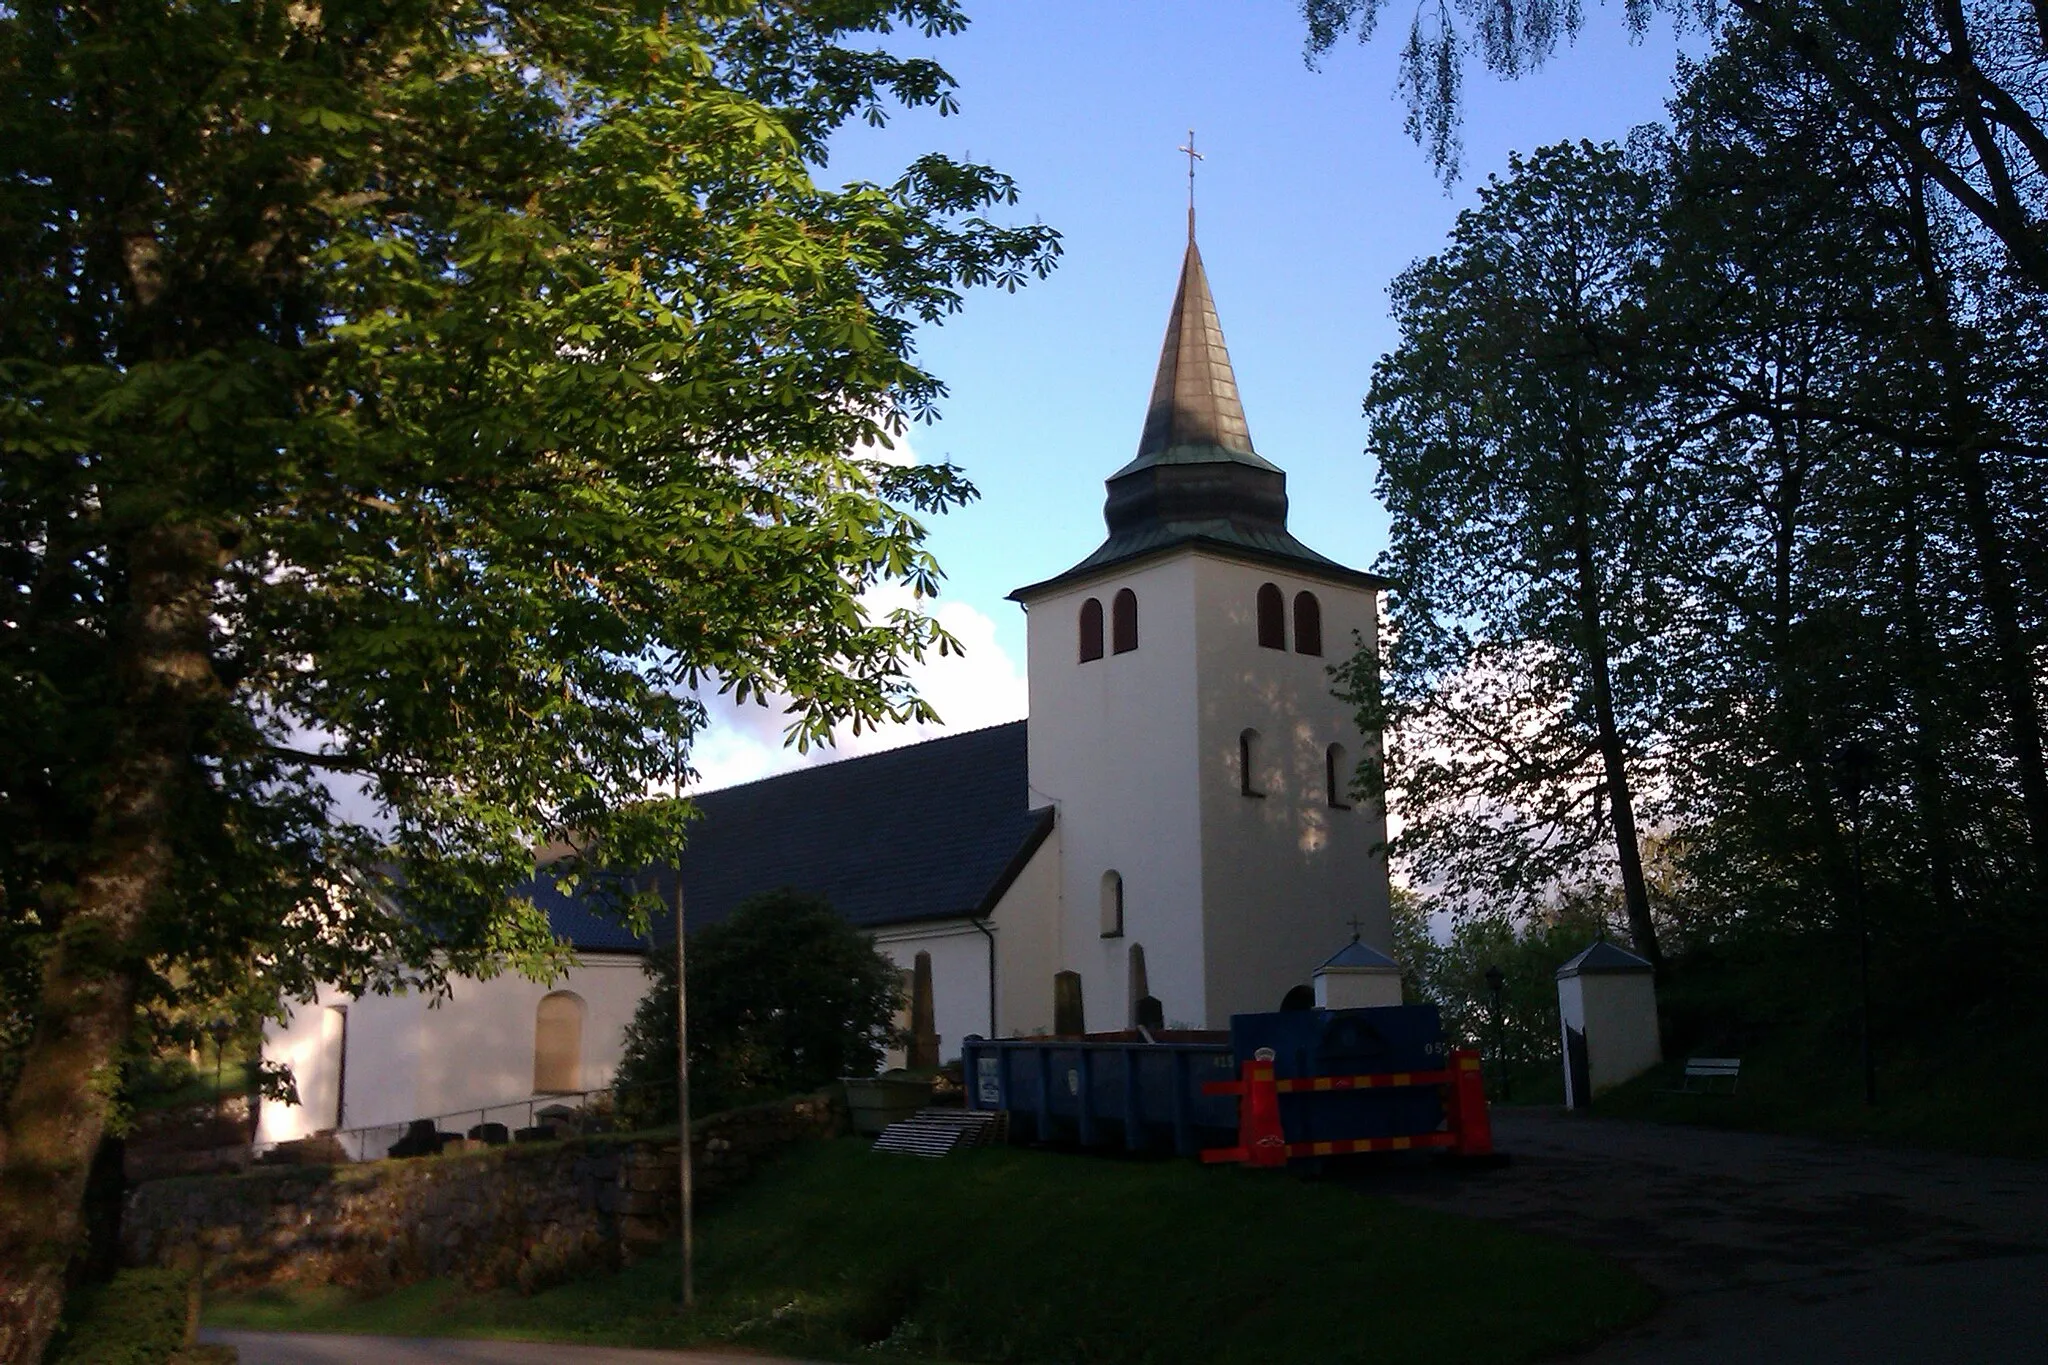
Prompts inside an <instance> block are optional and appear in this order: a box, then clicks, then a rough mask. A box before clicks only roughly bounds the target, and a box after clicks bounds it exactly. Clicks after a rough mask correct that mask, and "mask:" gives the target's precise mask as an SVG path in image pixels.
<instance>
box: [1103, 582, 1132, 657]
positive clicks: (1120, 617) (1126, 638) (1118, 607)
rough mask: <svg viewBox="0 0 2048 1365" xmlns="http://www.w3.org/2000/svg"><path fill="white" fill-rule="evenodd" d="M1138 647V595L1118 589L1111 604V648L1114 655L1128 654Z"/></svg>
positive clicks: (1127, 590)
mask: <svg viewBox="0 0 2048 1365" xmlns="http://www.w3.org/2000/svg"><path fill="white" fill-rule="evenodd" d="M1137 647H1138V594H1136V593H1134V592H1132V591H1131V590H1130V589H1129V588H1119V589H1117V594H1116V597H1115V598H1114V599H1113V600H1112V601H1111V602H1110V604H1109V648H1110V652H1111V653H1113V654H1128V653H1130V652H1131V651H1132V650H1134V649H1136V648H1137Z"/></svg>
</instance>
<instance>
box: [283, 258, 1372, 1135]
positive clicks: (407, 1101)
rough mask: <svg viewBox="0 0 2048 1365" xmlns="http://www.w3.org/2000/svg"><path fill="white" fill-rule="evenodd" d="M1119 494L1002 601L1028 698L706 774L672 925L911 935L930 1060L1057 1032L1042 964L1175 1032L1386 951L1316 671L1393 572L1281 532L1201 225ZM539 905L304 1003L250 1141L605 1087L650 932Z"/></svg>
mask: <svg viewBox="0 0 2048 1365" xmlns="http://www.w3.org/2000/svg"><path fill="white" fill-rule="evenodd" d="M1107 487H1108V497H1107V501H1106V503H1105V506H1104V509H1103V515H1104V519H1105V521H1106V522H1107V530H1108V534H1107V538H1106V539H1105V540H1104V541H1103V542H1102V544H1101V546H1100V547H1099V548H1098V549H1097V550H1096V551H1095V552H1094V553H1093V554H1091V555H1089V556H1088V557H1087V558H1085V559H1083V560H1082V561H1081V562H1080V563H1078V564H1076V565H1074V566H1072V567H1071V568H1068V569H1066V570H1065V571H1064V572H1060V573H1056V574H1054V575H1052V576H1051V577H1047V578H1043V579H1040V580H1038V581H1035V582H1032V583H1030V584H1027V585H1026V586H1023V587H1020V588H1018V589H1017V590H1016V591H1015V592H1013V593H1012V594H1011V598H1012V600H1014V601H1015V602H1017V603H1018V604H1019V606H1020V607H1021V608H1022V609H1023V610H1024V611H1025V612H1026V613H1027V642H1028V644H1027V647H1028V663H1027V666H1028V677H1029V719H1028V720H1024V721H1017V722H1013V723H1010V724H1007V725H998V726H994V727H991V728H989V729H984V730H978V731H972V732H969V733H965V734H960V735H953V736H948V737H945V738H941V739H935V740H930V741H927V742H924V743H921V744H915V745H910V746H906V747H903V748H899V749H893V750H889V751H885V752H882V753H877V754H872V755H868V756H864V757H859V758H851V759H845V760H841V761H839V762H834V763H828V764H824V765H821V766H818V767H813V768H807V769H803V770H800V771H797V772H792V773H787V774H783V775H781V776H777V777H771V778H767V779H764V780H762V781H758V782H753V783H748V784H746V785H744V786H739V787H733V788H728V789H725V790H722V791H716V792H711V793H708V794H706V795H703V796H701V797H700V798H698V799H699V802H700V806H701V809H702V812H703V819H702V820H701V822H700V823H699V824H698V825H697V826H696V827H695V832H694V834H693V837H692V840H691V843H690V846H689V848H688V850H687V851H686V852H685V854H684V857H683V859H682V867H681V873H680V875H681V877H682V883H683V885H682V892H683V897H684V901H685V904H686V906H687V911H686V914H687V918H688V922H689V925H690V927H691V928H692V929H697V928H701V927H702V926H703V925H706V924H710V923H715V922H717V921H718V920H720V919H722V918H723V917H724V916H726V915H728V914H730V913H731V911H732V909H733V908H734V907H735V906H736V905H737V904H738V903H739V902H740V901H741V900H743V899H745V898H746V897H747V896H749V895H752V894H754V893H757V892H760V891H766V890H772V889H775V888H778V887H785V886H787V887H793V888H795V889H797V890H801V891H807V892H815V893H818V894H821V895H823V896H825V897H826V898H827V899H829V900H830V901H831V903H832V905H833V906H834V908H835V909H836V910H837V911H838V912H839V913H840V914H842V915H843V916H845V917H846V918H847V919H848V920H849V921H851V922H852V923H854V924H855V925H857V926H859V927H860V928H862V929H864V930H866V931H867V932H869V933H871V934H872V935H873V938H874V941H875V942H876V944H877V945H878V946H879V947H880V948H881V949H882V951H884V952H885V953H887V954H888V955H889V956H890V957H891V958H892V959H894V960H895V961H896V962H898V963H899V964H900V965H902V966H903V967H905V968H906V969H908V968H909V967H910V965H911V964H912V962H913V961H914V959H915V958H916V956H917V955H918V954H919V953H928V954H929V955H930V961H931V964H932V982H933V1002H934V1016H935V1017H934V1024H935V1027H936V1029H937V1031H938V1032H939V1034H940V1040H941V1041H940V1050H941V1055H942V1056H948V1057H950V1056H957V1055H958V1053H959V1049H960V1040H961V1039H962V1038H963V1037H965V1036H967V1035H969V1034H981V1035H985V1036H1002V1035H1016V1034H1030V1033H1036V1032H1046V1031H1050V1030H1051V1028H1052V1026H1053V978H1054V975H1055V973H1058V972H1060V971H1073V972H1077V973H1079V974H1080V978H1081V983H1082V995H1083V1001H1084V1006H1085V1011H1086V1025H1087V1027H1088V1028H1089V1029H1090V1030H1107V1029H1118V1028H1122V1027H1124V1026H1125V1025H1126V1024H1127V1023H1129V1022H1130V1021H1131V1018H1132V1011H1133V1007H1134V1004H1135V1000H1134V996H1135V995H1136V994H1138V993H1139V992H1144V993H1149V994H1150V995H1151V996H1153V997H1155V998H1157V999H1158V1000H1159V1001H1160V1004H1161V1008H1162V1012H1163V1015H1164V1017H1165V1019H1166V1021H1167V1022H1168V1023H1169V1024H1178V1025H1182V1026H1187V1027H1209V1028H1220V1027H1226V1026H1227V1025H1228V1023H1229V1019H1230V1016H1231V1015H1232V1014H1233V1013H1237V1012H1240V1011H1248V1010H1269V1009H1273V1008H1276V1007H1277V1006H1278V1005H1279V1003H1280V1001H1281V999H1282V997H1283V996H1284V995H1285V994H1286V993H1287V992H1288V991H1289V990H1290V989H1291V988H1293V987H1296V986H1299V985H1304V984H1306V982H1307V980H1308V977H1309V973H1310V971H1311V970H1312V969H1313V968H1314V967H1315V966H1316V965H1317V964H1318V963H1319V962H1321V961H1322V960H1323V959H1324V958H1325V957H1326V956H1328V954H1329V952H1330V950H1331V949H1332V948H1333V947H1336V946H1337V945H1340V944H1343V943H1346V942H1349V941H1350V940H1351V939H1352V937H1353V936H1354V935H1357V936H1359V937H1362V939H1363V941H1364V943H1365V944H1366V945H1368V946H1371V947H1375V948H1377V949H1379V950H1380V951H1382V952H1389V951H1391V948H1392V943H1391V931H1390V924H1389V914H1388V910H1389V907H1388V875H1387V865H1386V861H1385V856H1384V848H1383V845H1384V841H1385V838H1386V819H1385V813H1384V811H1383V810H1382V809H1381V808H1379V807H1378V806H1377V805H1376V804H1375V803H1373V802H1370V801H1365V800H1360V799H1357V798H1355V797H1354V796H1353V795H1352V787H1353V777H1354V774H1355V772H1356V770H1357V768H1358V765H1359V763H1360V761H1361V759H1363V758H1365V757H1367V756H1368V755H1370V754H1371V753H1372V752H1373V750H1374V746H1376V745H1377V743H1378V737H1377V736H1375V735H1368V734H1363V733H1361V732H1360V731H1359V729H1358V723H1357V715H1356V711H1355V708H1354V707H1353V706H1352V705H1350V704H1349V703H1347V702H1345V701H1343V700H1341V699H1340V698H1339V697H1337V696H1336V695H1335V694H1334V693H1333V680H1332V676H1331V671H1330V670H1331V667H1332V665H1334V664H1336V663H1339V662H1341V661H1343V660H1345V659H1348V658H1349V657H1350V656H1351V655H1352V654H1353V653H1354V652H1355V651H1356V650H1358V649H1359V648H1361V647H1362V646H1364V647H1369V646H1371V644H1372V643H1373V642H1374V641H1376V640H1377V638H1378V629H1377V625H1378V623H1377V612H1378V590H1379V589H1380V587H1381V586H1382V584H1381V582H1380V580H1378V579H1376V578H1374V577H1373V576H1372V575H1370V574H1366V573H1363V572H1360V571H1358V570H1355V569H1351V568H1347V567H1345V566H1344V565H1341V564H1337V563H1335V562H1333V561H1331V560H1329V559H1326V558H1324V557H1323V556H1321V555H1319V554H1317V553H1316V552H1315V551H1313V550H1311V549H1309V548H1308V547H1307V546H1305V545H1303V544H1302V543H1301V542H1300V541H1298V540H1296V539H1295V538H1294V536H1293V535H1292V534H1291V533H1290V532H1289V531H1288V529H1287V507H1288V497H1287V476H1286V474H1285V473H1284V472H1283V471H1282V470H1281V469H1280V468H1279V467H1278V466H1277V465H1275V464H1273V463H1272V462H1270V461H1269V460H1267V459H1266V458H1264V457H1263V456H1261V455H1260V454H1259V453H1258V452H1257V451H1256V450H1255V449H1254V447H1253V444H1252V439H1251V432H1250V428H1249V426H1248V424H1247V423H1246V420H1245V414H1244V408H1243V405H1242V403H1241V401H1240V399H1239V396H1238V391H1237V383H1236V379H1235V377H1234V375H1233V372H1232V370H1231V364H1230V357H1229V354H1228V352H1227V351H1226V349H1225V346H1224V341H1223V332H1222V328H1221V326H1220V324H1219V323H1218V320H1217V314H1216V307H1215V303H1214V301H1213V299H1212V298H1211V295H1210V290H1209V282H1208V278H1207V275H1206V273H1205V272H1204V269H1203V265H1202V258H1201V254H1200V252H1199V251H1198V250H1197V248H1196V246H1195V242H1194V240H1193V236H1192V233H1190V237H1189V241H1188V246H1187V252H1186V255H1185V257H1184V259H1183V262H1182V265H1181V273H1180V282H1179V287H1178V290H1177V292H1176V295H1175V298H1174V303H1173V310H1172V313H1171V316H1170V318H1169V320H1168V323H1167V329H1166V338H1165V343H1164V345H1163V347H1162V348H1161V351H1160V356H1159V368H1158V372H1157V376H1156V378H1155V380H1154V383H1153V388H1152V398H1151V403H1150V406H1149V407H1148V408H1147V410H1146V413H1145V422H1144V429H1143V434H1142V436H1141V437H1140V439H1139V442H1138V449H1137V453H1136V456H1135V457H1134V458H1133V459H1131V460H1130V462H1129V463H1127V464H1125V465H1124V466H1123V467H1122V468H1120V469H1118V470H1116V472H1115V473H1113V474H1112V475H1110V477H1109V479H1108V485H1107ZM535 897H536V899H537V900H538V901H539V902H540V903H541V904H542V905H543V907H544V908H546V909H547V910H548V912H549V914H550V917H551V919H552V921H553V923H554V925H555V928H556V931H557V933H558V935H559V936H561V937H562V938H564V939H565V940H567V941H569V942H570V943H572V944H574V945H575V947H576V949H577V952H578V957H579V960H580V965H579V966H578V967H577V968H575V969H574V970H572V971H571V972H570V973H569V975H568V976H567V977H566V978H564V979H562V980H559V981H556V982H553V983H548V984H541V983H535V982H529V981H525V980H523V979H521V978H518V977H516V976H499V977H496V978H493V979H491V980H489V981H467V980H465V981H459V982H457V983H456V985H455V989H454V993H453V995H452V997H451V998H449V999H445V1000H443V1001H441V1002H440V1003H439V1004H438V1005H437V1006H435V1007H432V1008H430V1007H429V1006H428V1002H427V1001H425V1000H423V999H421V998H419V997H417V996H403V995H400V996H390V997H375V996H372V997H365V998H362V999H351V998H347V997H345V996H342V995H341V994H339V993H338V992H333V991H323V992H322V993H321V995H320V996H319V997H318V998H317V999H314V1000H311V1001H304V1002H300V1003H298V1004H297V1005H296V1006H295V1007H294V1008H293V1010H292V1012H291V1016H290V1019H289V1021H288V1022H286V1023H284V1024H282V1025H279V1026H275V1027H273V1028H272V1030H271V1032H270V1034H269V1035H268V1037H267V1038H266V1042H265V1053H266V1056H267V1057H268V1058H270V1059H271V1060H273V1061H278V1062H285V1063H288V1064H290V1066H291V1067H292V1069H293V1072H294V1074H295V1076H296V1078H297V1083H298V1089H299V1095H300V1100H301V1103H300V1104H299V1105H297V1106H282V1105H267V1106H266V1107H265V1109H264V1112H263V1116H262V1120H261V1133H260V1136H261V1137H262V1138H264V1139H266V1140H285V1139H290V1138H296V1137H301V1136H306V1135H309V1134H312V1133H315V1132H320V1131H324V1130H347V1132H348V1133H350V1134H352V1135H353V1140H352V1142H351V1147H352V1150H353V1148H354V1147H361V1148H362V1150H361V1151H359V1152H356V1153H355V1154H356V1155H377V1154H381V1147H380V1145H379V1144H381V1143H384V1142H386V1141H387V1140H388V1138H387V1137H386V1135H387V1134H390V1133H392V1132H395V1131H396V1129H397V1126H399V1125H403V1124H404V1123H406V1122H407V1121H409V1120H412V1119H416V1118H424V1117H441V1116H455V1117H456V1118H460V1116H462V1115H463V1114H465V1113H466V1114H468V1115H470V1116H472V1117H473V1116H475V1115H477V1114H478V1113H479V1112H481V1111H486V1110H493V1109H495V1110H496V1111H497V1112H494V1113H492V1114H491V1115H490V1117H492V1118H495V1119H498V1120H500V1121H506V1122H508V1123H514V1124H515V1126H516V1123H515V1120H516V1118H517V1116H518V1114H520V1113H524V1112H530V1110H531V1108H532V1106H533V1105H534V1104H535V1103H537V1102H539V1101H543V1100H546V1099H548V1098H550V1097H556V1098H561V1097H573V1096H575V1095H576V1094H577V1093H579V1092H585V1091H590V1090H595V1089H599V1088H601V1087H603V1086H605V1085H606V1084H608V1082H609V1081H610V1079H611V1076H612V1073H613V1069H614V1068H615V1066H616V1064H617V1062H618V1058H619V1055H620V1052H621V1047H622V1034H623V1030H624V1028H625V1025H626V1023H627V1022H628V1021H629V1020H630V1019H631V1017H632V1013H633V1008H634V1005H635V1004H636V1002H637V1001H638V999H639V997H640V995H641V993H642V992H643V991H644V989H645V977H644V974H643V973H642V971H641V963H642V960H643V954H644V952H645V951H646V943H645V942H644V941H642V940H638V939H635V938H634V937H633V936H631V935H629V934H627V933H625V932H624V931H623V930H622V929H620V928H619V926H618V925H617V924H616V923H614V922H612V921H609V920H607V919H605V918H603V917H601V916H599V915H597V914H594V913H592V912H591V911H590V910H588V909H587V908H586V907H584V906H582V905H581V904H579V903H578V902H576V901H575V900H573V899H570V898H565V897H562V896H560V895H558V894H556V893H554V892H553V891H552V890H551V889H549V888H545V887H542V888H538V889H536V891H535ZM672 933H673V930H672V928H666V927H664V926H657V927H656V931H655V934H654V936H653V941H655V942H659V941H660V940H661V939H663V938H665V937H668V935H669V934H672ZM669 941H670V942H673V939H672V938H669ZM369 1129H375V1130H376V1131H374V1132H366V1131H363V1130H369Z"/></svg>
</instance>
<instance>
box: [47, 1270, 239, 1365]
mask: <svg viewBox="0 0 2048 1365" xmlns="http://www.w3.org/2000/svg"><path fill="white" fill-rule="evenodd" d="M192 1288H193V1285H192V1275H191V1273H190V1272H189V1271H183V1270H124V1271H122V1272H121V1273H120V1274H118V1275H116V1276H114V1278H113V1279H112V1280H111V1281H109V1282H108V1283H106V1284H89V1285H84V1286H81V1287H79V1288H77V1289H74V1290H73V1291H72V1292H71V1294H70V1296H69V1297H68V1299H67V1300H66V1302H65V1304H64V1321H63V1323H62V1324H61V1325H60V1326H59V1327H58V1329H57V1336H56V1339H55V1340H54V1341H52V1342H51V1343H50V1349H49V1351H48V1353H47V1354H46V1355H45V1357H44V1360H45V1365H221V1363H222V1362H224V1361H226V1360H228V1359H230V1357H229V1355H228V1353H227V1352H226V1351H224V1350H223V1349H222V1348H220V1347H217V1346H187V1345H186V1344H185V1326H186V1321H187V1318H188V1316H189V1314H190V1311H191V1295H192Z"/></svg>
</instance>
